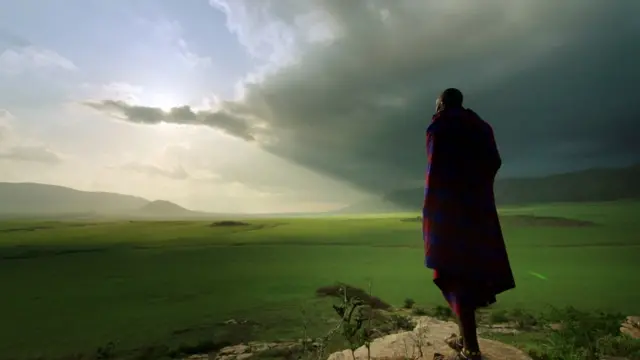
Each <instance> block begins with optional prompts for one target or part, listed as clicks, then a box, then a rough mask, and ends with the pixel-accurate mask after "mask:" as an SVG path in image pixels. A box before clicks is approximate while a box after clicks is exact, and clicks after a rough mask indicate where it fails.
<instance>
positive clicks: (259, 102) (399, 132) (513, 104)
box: [94, 0, 640, 192]
mask: <svg viewBox="0 0 640 360" xmlns="http://www.w3.org/2000/svg"><path fill="white" fill-rule="evenodd" d="M372 4H373V5H372ZM444 4H445V3H444V2H409V1H407V2H400V1H398V2H368V3H365V2H351V1H318V2H317V6H318V8H321V9H322V10H323V11H325V12H326V13H328V14H330V15H331V17H332V18H333V20H334V25H335V27H336V29H337V32H338V33H339V34H340V35H341V36H340V37H339V38H338V39H336V40H335V41H334V42H333V43H331V44H330V45H314V46H310V47H308V48H305V49H304V51H303V53H302V55H301V57H300V58H299V59H298V61H297V62H296V63H295V65H292V66H289V67H285V68H282V69H280V70H279V71H277V72H276V73H274V74H271V75H269V76H267V77H266V78H265V79H264V80H263V81H261V82H256V83H252V84H248V85H247V87H246V91H245V94H246V96H245V98H244V99H243V100H242V101H241V102H237V103H234V104H233V105H234V106H228V107H227V108H225V109H226V110H225V112H224V113H221V114H220V115H218V113H207V115H204V114H203V115H200V116H198V115H199V114H195V115H196V116H191V114H193V113H192V112H188V113H187V114H181V115H179V116H178V115H176V116H172V115H171V113H164V112H162V111H159V110H158V109H150V108H140V107H133V106H130V105H126V104H124V103H118V105H117V108H119V109H120V111H121V112H122V113H123V114H124V115H125V118H126V119H127V120H129V121H133V122H142V123H156V122H159V121H167V122H176V123H189V124H196V123H198V124H204V125H209V126H212V127H217V128H220V129H222V130H224V131H227V132H228V133H230V134H234V135H236V136H238V137H242V138H250V139H252V138H254V136H253V135H251V134H252V131H254V130H252V128H251V123H250V122H249V121H247V119H260V120H261V121H264V122H265V123H266V124H267V125H268V127H267V128H266V129H267V130H265V131H268V132H269V134H270V135H273V136H274V137H275V138H277V141H275V142H268V143H262V146H263V148H264V149H266V150H267V151H269V152H271V153H274V154H277V155H279V156H281V157H283V158H286V159H289V160H291V161H294V162H296V163H299V164H302V165H304V166H307V167H309V168H311V169H314V170H316V171H319V172H322V173H325V174H329V175H331V176H333V177H336V178H340V179H346V180H348V181H350V182H352V183H353V184H356V185H358V186H360V187H362V188H364V189H367V190H370V191H374V192H384V191H388V190H392V189H396V188H399V187H404V186H408V184H414V183H415V182H416V181H417V182H418V183H419V180H420V179H421V177H422V176H423V166H424V157H425V156H424V128H425V127H426V126H427V124H428V121H429V119H430V117H431V115H432V112H433V108H434V100H435V97H436V96H437V94H438V92H439V91H441V90H442V89H444V88H446V87H450V86H455V87H459V88H461V89H462V90H463V92H465V96H466V99H467V100H466V104H467V105H468V106H469V107H471V108H473V109H474V110H476V111H477V112H479V113H480V114H481V115H482V116H483V117H485V118H486V120H488V121H489V122H491V123H492V124H493V126H494V128H495V132H496V136H497V138H498V141H499V144H500V147H501V151H502V154H503V157H504V173H506V174H529V173H545V172H554V171H562V170H570V169H571V168H572V167H588V166H596V165H604V164H609V163H614V162H620V161H622V160H621V159H626V161H640V145H639V144H640V142H639V141H637V140H636V139H635V136H633V135H631V134H638V133H640V121H639V120H640V105H639V102H638V101H637V99H636V97H637V95H636V94H637V93H638V91H636V89H635V84H638V83H640V68H638V66H637V64H638V62H640V41H638V40H637V38H638V34H639V33H640V26H639V22H638V20H637V19H636V17H637V14H638V13H640V2H638V1H634V0H617V1H610V2H605V1H590V0H570V1H562V2H556V1H536V0H530V1H513V2H509V3H508V4H507V3H505V2H504V1H497V0H496V1H485V2H481V3H480V2H469V1H451V2H447V3H446V5H444ZM383 12H384V13H385V14H386V15H385V16H381V14H383ZM274 13H277V12H274ZM286 18H287V16H284V15H281V18H280V20H281V21H283V19H286ZM104 104H107V102H104V103H103V105H104ZM109 106H113V105H112V104H111V105H109ZM94 107H96V108H100V107H99V106H94ZM207 116H212V117H215V116H218V117H220V118H221V119H225V120H224V121H223V120H221V119H218V120H215V121H214V120H208V121H205V120H206V119H207ZM199 118H200V119H201V120H198V119H199ZM236 126H237V127H236ZM229 129H232V130H229ZM248 134H249V135H248Z"/></svg>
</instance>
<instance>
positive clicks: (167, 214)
mask: <svg viewBox="0 0 640 360" xmlns="http://www.w3.org/2000/svg"><path fill="white" fill-rule="evenodd" d="M130 215H132V216H136V217H138V216H140V217H151V218H167V219H181V218H193V217H207V216H211V215H213V214H209V213H205V212H198V211H192V210H189V209H185V208H183V207H182V206H180V205H178V204H174V203H172V202H171V201H166V200H156V201H151V202H149V203H147V204H145V205H144V206H142V207H141V208H139V209H137V210H136V211H134V212H132V213H130Z"/></svg>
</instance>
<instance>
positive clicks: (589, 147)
mask: <svg viewBox="0 0 640 360" xmlns="http://www.w3.org/2000/svg"><path fill="white" fill-rule="evenodd" d="M638 13H640V2H637V1H635V2H634V1H633V0H619V1H616V2H605V1H595V0H567V1H563V2H561V3H560V2H557V1H551V0H549V1H545V0H541V1H536V0H517V1H511V2H509V3H508V4H507V3H505V2H504V1H499V0H487V1H485V2H482V3H481V4H480V2H473V1H471V0H449V1H446V2H445V1H436V0H432V1H409V0H406V1H402V0H399V1H393V2H392V1H382V0H372V1H352V2H345V1H338V0H307V1H302V0H278V1H275V0H272V1H269V0H245V1H243V0H210V1H206V0H180V1H178V0H111V1H107V0H65V1H62V0H59V1H53V0H51V1H38V0H21V1H10V0H0V181H12V182H18V181H20V182H22V181H28V182H41V183H50V184H57V185H63V186H70V187H74V188H78V189H82V190H95V191H112V192H119V193H126V194H132V195H138V196H143V197H146V198H148V199H151V200H153V199H165V200H170V201H174V202H176V203H178V204H180V205H183V206H185V207H188V208H192V209H198V210H206V211H233V212H284V211H324V210H331V209H336V208H339V207H341V206H344V205H347V204H349V203H352V202H354V201H358V200H359V199H362V198H363V197H365V196H368V195H369V194H375V195H378V194H383V193H384V192H386V191H390V190H393V189H401V188H405V187H408V186H420V184H421V183H422V180H421V177H422V174H423V167H424V159H423V158H424V150H423V146H424V144H423V142H424V133H423V131H424V127H425V126H426V124H427V123H428V120H429V118H430V116H431V112H432V111H433V105H434V100H435V96H436V95H437V93H438V92H439V91H441V90H442V89H444V88H446V87H449V86H457V87H460V88H461V89H462V90H463V92H465V94H466V96H467V99H468V103H469V104H470V106H471V107H472V108H474V110H476V111H478V112H479V113H480V114H481V115H482V116H484V117H486V119H487V120H488V121H490V122H491V123H492V124H493V125H494V128H495V131H496V135H497V137H498V140H499V142H500V145H501V151H502V153H503V157H504V160H505V166H504V169H503V170H504V172H503V173H504V174H506V175H538V174H546V173H553V172H559V171H564V170H573V169H578V168H585V167H590V166H603V165H612V164H614V165H618V164H628V163H633V162H638V161H640V147H639V146H640V145H639V143H640V142H638V141H637V140H636V139H635V136H634V135H632V134H634V133H636V134H637V133H639V132H640V131H638V123H639V121H638V120H640V119H639V117H640V107H639V106H640V105H638V104H639V103H638V102H637V100H636V99H635V96H633V93H634V90H633V89H635V88H634V87H633V85H631V84H634V83H635V84H637V83H639V82H640V75H639V74H640V70H639V69H638V68H637V63H638V62H639V61H640V41H637V39H638V37H639V34H640V22H639V21H638V19H637V17H636V16H635V15H634V14H638ZM634 39H635V40H636V41H634ZM636 93H637V91H636ZM612 94H614V95H612ZM172 109H173V110H172ZM621 109H624V111H622V112H621ZM416 201H417V203H420V199H417V200H416Z"/></svg>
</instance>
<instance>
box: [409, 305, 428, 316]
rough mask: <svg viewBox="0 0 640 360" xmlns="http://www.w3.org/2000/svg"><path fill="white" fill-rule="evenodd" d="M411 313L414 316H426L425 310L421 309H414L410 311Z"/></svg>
mask: <svg viewBox="0 0 640 360" xmlns="http://www.w3.org/2000/svg"><path fill="white" fill-rule="evenodd" d="M411 313H412V314H413V315H415V316H424V315H427V310H425V309H424V308H421V307H414V308H413V309H411Z"/></svg>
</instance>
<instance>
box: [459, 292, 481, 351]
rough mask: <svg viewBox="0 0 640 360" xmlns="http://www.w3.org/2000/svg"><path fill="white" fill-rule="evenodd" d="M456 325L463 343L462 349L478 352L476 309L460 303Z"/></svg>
mask: <svg viewBox="0 0 640 360" xmlns="http://www.w3.org/2000/svg"><path fill="white" fill-rule="evenodd" d="M460 305H461V306H460V314H459V318H458V326H459V328H460V335H461V336H462V341H463V344H464V349H465V350H467V351H470V352H472V353H477V352H480V345H479V344H478V333H477V323H476V311H475V308H474V307H470V306H465V305H464V304H460Z"/></svg>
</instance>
